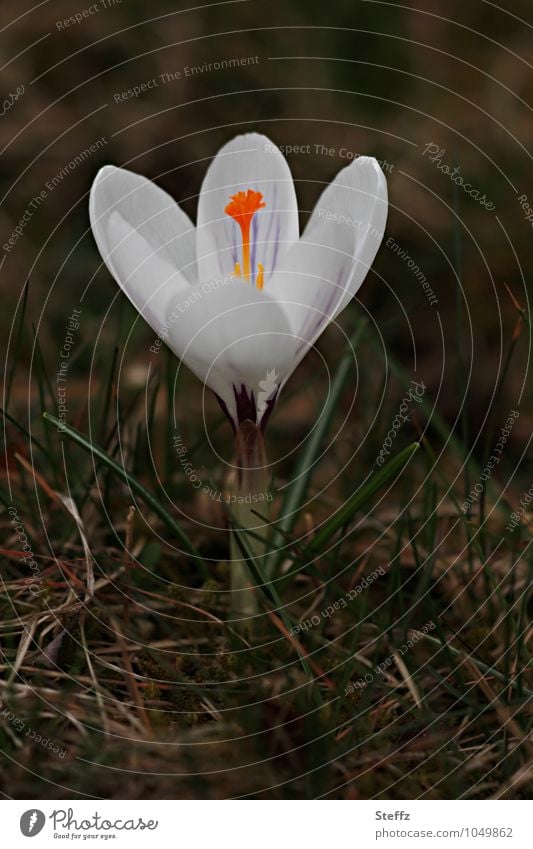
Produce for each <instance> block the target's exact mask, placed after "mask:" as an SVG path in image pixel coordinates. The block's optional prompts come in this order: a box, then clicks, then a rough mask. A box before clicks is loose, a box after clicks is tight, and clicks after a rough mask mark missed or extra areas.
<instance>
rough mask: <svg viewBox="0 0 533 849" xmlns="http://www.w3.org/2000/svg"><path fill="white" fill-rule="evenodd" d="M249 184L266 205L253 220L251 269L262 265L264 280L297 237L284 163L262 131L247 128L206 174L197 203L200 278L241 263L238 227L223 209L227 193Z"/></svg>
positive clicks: (224, 273)
mask: <svg viewBox="0 0 533 849" xmlns="http://www.w3.org/2000/svg"><path fill="white" fill-rule="evenodd" d="M248 189H253V190H254V191H256V192H261V193H262V195H263V199H264V202H265V204H266V206H265V208H264V209H261V210H259V211H258V212H257V213H256V214H255V216H254V218H253V221H252V229H251V259H252V272H253V273H254V274H255V273H256V272H257V264H258V263H261V264H262V265H263V266H264V271H265V279H268V277H269V275H270V274H271V273H272V271H273V270H274V269H275V268H276V267H277V265H278V264H279V261H280V259H281V257H282V256H283V254H284V253H285V252H286V251H287V249H288V248H289V247H290V245H291V244H293V243H294V242H295V241H296V240H297V239H298V232H299V230H298V207H297V204H296V194H295V191H294V183H293V180H292V176H291V172H290V169H289V166H288V165H287V162H286V160H285V158H284V156H283V154H282V153H281V151H280V150H279V148H278V147H277V146H276V145H274V144H273V143H272V142H271V141H270V139H269V138H267V136H263V135H259V134H257V133H248V134H246V135H242V136H237V137H236V138H234V139H233V140H232V141H230V142H229V143H228V144H226V145H224V147H222V148H221V150H220V151H219V152H218V154H217V156H216V157H215V159H214V161H213V162H212V163H211V165H210V167H209V169H208V171H207V174H206V176H205V179H204V182H203V185H202V188H201V191H200V198H199V202H198V221H197V256H198V267H199V277H200V279H201V280H210V279H212V278H215V277H218V278H220V277H227V276H228V275H231V274H232V273H233V271H234V268H235V263H236V262H239V263H242V243H241V230H240V227H239V226H238V224H237V223H236V221H235V220H234V219H233V218H231V217H230V216H229V215H227V214H226V213H225V212H224V209H225V207H226V206H227V204H228V203H229V200H230V196H231V195H234V194H236V193H237V192H240V191H243V192H246V191H247V190H248Z"/></svg>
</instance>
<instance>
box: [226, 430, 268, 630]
mask: <svg viewBox="0 0 533 849" xmlns="http://www.w3.org/2000/svg"><path fill="white" fill-rule="evenodd" d="M235 457H236V459H235V472H236V473H235V482H234V485H233V487H232V489H233V495H234V496H235V498H234V499H232V501H233V504H232V511H231V519H232V522H233V525H234V527H238V528H240V529H244V530H245V531H246V530H249V531H252V533H250V534H247V535H246V542H247V547H248V549H249V550H250V553H251V555H252V557H253V558H254V559H256V558H262V557H264V553H265V542H264V541H263V539H260V538H259V537H264V536H265V534H266V528H267V526H266V525H265V524H264V523H263V522H262V521H261V519H260V518H259V516H257V515H256V513H254V512H253V511H254V510H257V511H258V512H260V513H261V514H265V513H266V512H267V509H268V503H269V500H270V497H269V493H268V492H267V487H268V470H267V460H266V452H265V443H264V440H263V434H262V433H261V429H260V428H259V427H258V426H257V425H256V424H255V423H254V422H252V421H248V420H247V421H244V422H242V423H241V424H240V425H239V429H238V430H237V434H236V437H235ZM231 558H232V560H231V589H232V597H231V602H232V609H233V614H234V615H235V616H238V617H239V618H241V619H242V620H246V619H249V618H252V617H254V616H255V615H256V614H257V598H256V590H255V588H254V583H255V582H254V580H253V579H252V576H251V574H250V570H249V568H248V566H247V565H246V561H245V560H243V557H242V552H241V549H240V548H239V546H238V544H237V541H236V539H235V533H234V532H232V534H231ZM241 624H242V625H246V622H245V621H243V622H242V623H241Z"/></svg>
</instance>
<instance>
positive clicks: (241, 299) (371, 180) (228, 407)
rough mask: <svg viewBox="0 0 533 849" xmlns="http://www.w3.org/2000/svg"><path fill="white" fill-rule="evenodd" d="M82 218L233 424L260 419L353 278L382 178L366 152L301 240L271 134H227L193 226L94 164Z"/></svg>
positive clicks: (324, 198) (357, 281) (376, 228)
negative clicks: (87, 211)
mask: <svg viewBox="0 0 533 849" xmlns="http://www.w3.org/2000/svg"><path fill="white" fill-rule="evenodd" d="M90 217H91V225H92V230H93V233H94V237H95V239H96V242H97V245H98V248H99V250H100V253H101V255H102V257H103V259H104V261H105V263H106V265H107V267H108V268H109V271H110V272H111V274H112V275H113V277H114V278H115V280H116V281H117V283H118V284H119V286H120V287H121V288H122V290H123V291H124V293H125V294H126V295H127V296H128V298H129V299H130V301H131V302H132V303H133V305H134V306H135V307H136V309H137V310H138V311H139V313H140V314H141V315H142V316H143V317H144V318H145V319H146V321H147V322H148V324H150V326H151V327H152V329H153V330H154V331H155V333H156V334H158V336H160V338H162V339H163V340H164V341H165V342H166V343H167V344H168V345H169V347H170V348H171V349H172V351H173V352H174V353H175V354H176V355H177V356H178V357H179V358H180V359H181V360H183V362H184V363H185V364H186V365H187V366H188V367H189V368H190V369H191V370H192V371H193V372H194V373H195V374H196V375H197V377H199V378H200V380H202V381H203V382H204V383H205V384H206V385H207V386H209V387H210V388H211V389H212V390H213V392H215V394H216V395H217V397H218V398H219V400H220V402H221V404H222V406H223V408H224V409H225V411H226V412H227V414H228V416H229V417H230V420H231V422H232V424H233V426H234V428H235V430H238V429H239V426H240V425H241V424H242V423H243V422H245V421H247V422H250V421H251V422H253V423H255V424H256V425H257V427H258V430H259V428H261V429H262V430H263V429H264V426H265V424H266V422H267V420H268V417H269V415H270V413H271V410H272V407H273V405H274V403H275V400H276V398H277V397H278V394H279V391H280V389H281V388H282V386H283V384H284V383H285V382H286V381H287V379H288V378H289V376H290V375H291V373H292V372H293V371H294V369H295V368H296V366H297V365H298V363H299V362H300V360H301V359H302V357H303V356H304V355H305V353H306V352H307V351H308V350H309V348H310V347H311V346H312V345H313V344H314V342H315V341H316V339H317V338H318V337H319V336H320V334H321V333H322V332H323V331H324V329H325V328H326V327H327V325H328V324H329V323H330V322H331V321H333V320H334V319H335V318H336V316H337V315H338V314H339V313H340V312H341V310H343V309H344V307H345V306H346V305H347V304H348V302H349V301H350V300H351V299H352V298H353V296H354V295H355V293H356V292H357V290H358V289H359V287H360V286H361V284H362V282H363V280H364V278H365V276H366V274H367V272H368V270H369V268H370V266H371V264H372V262H373V260H374V257H375V255H376V252H377V250H378V247H379V245H380V242H381V239H382V236H383V231H384V228H385V221H386V217H387V186H386V182H385V177H384V175H383V172H382V171H381V169H380V167H379V165H378V163H377V162H376V160H375V159H373V158H370V157H366V156H361V157H359V158H357V159H355V160H354V161H353V162H352V163H351V164H350V165H348V166H347V167H346V168H343V170H342V171H340V172H339V174H338V175H337V176H336V177H335V179H334V180H333V182H332V183H331V184H330V185H329V186H328V187H327V188H326V189H325V190H324V192H323V193H322V195H321V197H320V199H319V201H318V203H317V205H316V207H315V209H314V211H313V213H312V215H311V218H310V220H309V222H308V224H307V226H306V228H305V230H304V232H303V234H302V236H301V237H299V227H298V207H297V204H296V194H295V191H294V184H293V180H292V177H291V173H290V170H289V167H288V165H287V162H286V160H285V159H284V157H283V155H282V154H281V152H280V151H279V150H278V148H277V147H276V146H275V145H273V144H272V143H271V142H270V140H269V139H268V138H267V137H266V136H262V135H258V134H256V133H250V134H246V135H242V136H237V137H236V138H234V139H233V140H232V141H231V142H229V143H228V144H226V145H225V146H224V147H223V148H222V149H221V150H220V151H219V153H218V155H217V156H216V157H215V159H214V161H213V162H212V163H211V165H210V167H209V168H208V171H207V174H206V176H205V179H204V182H203V185H202V188H201V190H200V197H199V203H198V221H197V226H196V228H195V227H194V225H193V224H192V222H191V221H190V219H189V217H188V216H187V215H186V214H185V213H184V212H183V210H182V209H180V207H179V206H178V204H177V203H176V202H175V201H174V200H173V199H172V198H171V197H170V196H169V195H168V194H167V193H166V192H164V191H163V190H162V189H160V188H158V186H156V185H155V184H154V183H152V182H150V181H149V180H146V179H145V178H144V177H140V176H139V175H137V174H134V173H132V172H131V171H127V170H125V169H123V168H115V167H113V166H110V165H108V166H106V167H105V168H102V170H101V171H100V172H99V173H98V175H97V177H96V179H95V181H94V184H93V187H92V190H91V198H90Z"/></svg>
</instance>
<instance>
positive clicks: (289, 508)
mask: <svg viewBox="0 0 533 849" xmlns="http://www.w3.org/2000/svg"><path fill="white" fill-rule="evenodd" d="M366 326H367V322H366V320H364V321H362V322H361V323H360V324H359V326H358V328H357V330H356V331H355V332H354V333H353V334H352V335H351V337H350V341H349V343H348V345H347V346H346V351H345V352H344V355H343V357H342V359H341V361H340V363H339V366H338V368H337V371H336V373H335V376H334V378H333V381H332V383H331V391H330V393H329V397H328V399H327V401H326V403H325V405H324V409H323V411H322V413H321V415H320V418H319V420H318V422H317V424H316V426H315V428H314V429H313V431H312V433H311V435H310V437H309V439H308V440H307V443H306V446H305V448H304V450H303V451H302V452H301V454H300V457H299V459H298V463H297V466H296V469H295V472H294V483H293V484H292V486H290V487H289V488H288V490H287V493H286V495H285V498H284V501H283V504H282V507H281V511H280V515H281V517H282V518H281V519H280V520H279V521H278V522H277V523H276V529H275V531H274V533H273V537H272V540H271V542H270V547H271V549H273V550H272V552H271V554H270V556H269V557H268V559H267V562H266V570H267V574H269V575H272V574H274V573H275V571H276V567H277V566H279V564H280V562H281V560H282V559H283V557H284V553H283V550H281V552H280V551H279V549H280V548H281V547H282V546H283V543H284V538H285V539H286V537H287V535H288V534H289V533H290V532H291V530H292V528H293V527H294V525H295V523H296V519H297V518H298V511H299V509H300V508H301V507H302V504H303V503H304V502H305V499H306V495H307V490H308V487H309V483H310V481H311V477H312V475H313V470H314V468H315V465H316V461H317V458H318V456H319V454H320V450H321V447H322V444H323V441H324V439H325V437H326V434H327V432H328V430H329V427H330V424H331V421H332V419H333V415H334V413H335V410H336V409H337V406H338V403H339V399H340V396H341V393H342V390H343V388H344V385H345V383H346V381H347V379H348V377H349V375H350V370H351V368H352V365H353V350H354V348H355V346H356V345H357V343H358V342H359V341H360V339H361V337H362V335H363V333H364V331H365V329H366Z"/></svg>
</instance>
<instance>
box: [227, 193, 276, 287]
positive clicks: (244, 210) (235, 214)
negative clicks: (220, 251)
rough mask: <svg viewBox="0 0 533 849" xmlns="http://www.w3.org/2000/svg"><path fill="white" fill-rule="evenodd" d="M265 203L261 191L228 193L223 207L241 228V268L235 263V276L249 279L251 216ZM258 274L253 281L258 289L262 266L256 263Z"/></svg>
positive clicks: (260, 281) (261, 281)
mask: <svg viewBox="0 0 533 849" xmlns="http://www.w3.org/2000/svg"><path fill="white" fill-rule="evenodd" d="M265 207H266V203H264V201H263V195H262V194H261V192H254V190H253V189H248V191H246V192H237V194H235V195H230V202H229V203H228V204H227V206H226V207H225V208H224V212H225V213H226V215H230V216H231V217H232V218H233V219H234V220H235V221H236V222H237V224H238V225H239V227H240V228H241V235H242V270H241V264H240V263H238V262H236V263H235V272H234V273H235V276H236V277H244V279H245V280H249V279H250V277H251V273H252V269H251V265H250V227H251V224H252V218H253V217H254V215H255V213H256V212H258V211H259V210H260V209H264V208H265ZM257 269H258V274H257V279H256V281H255V283H256V286H257V288H258V289H262V288H263V266H262V265H261V264H260V263H258V264H257Z"/></svg>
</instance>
